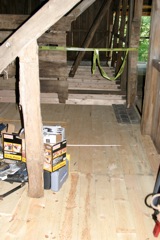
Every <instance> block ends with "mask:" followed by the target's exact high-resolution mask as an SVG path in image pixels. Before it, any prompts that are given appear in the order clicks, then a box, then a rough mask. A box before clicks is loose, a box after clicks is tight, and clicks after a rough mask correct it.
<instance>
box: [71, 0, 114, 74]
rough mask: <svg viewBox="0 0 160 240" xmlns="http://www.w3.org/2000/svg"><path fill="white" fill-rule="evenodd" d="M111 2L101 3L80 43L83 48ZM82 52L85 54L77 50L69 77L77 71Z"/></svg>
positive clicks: (87, 43)
mask: <svg viewBox="0 0 160 240" xmlns="http://www.w3.org/2000/svg"><path fill="white" fill-rule="evenodd" d="M111 2H112V0H106V2H105V4H103V5H102V7H101V9H100V11H99V13H98V14H97V16H96V18H95V21H94V23H93V24H92V26H91V29H90V30H89V32H88V34H87V36H86V39H85V41H84V43H83V45H82V47H83V48H87V47H89V44H90V43H91V41H92V38H93V36H94V34H95V32H96V30H97V28H98V26H99V24H100V23H101V21H102V19H103V18H104V16H105V14H106V12H107V10H108V8H109V6H110V4H111ZM84 54H85V52H79V54H78V55H77V58H76V60H75V62H74V64H73V66H72V68H71V71H70V73H69V75H70V77H74V75H75V73H76V71H77V68H78V66H79V64H80V62H81V60H82V58H83V56H84Z"/></svg>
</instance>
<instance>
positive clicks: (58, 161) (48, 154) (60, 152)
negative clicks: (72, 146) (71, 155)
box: [43, 140, 67, 172]
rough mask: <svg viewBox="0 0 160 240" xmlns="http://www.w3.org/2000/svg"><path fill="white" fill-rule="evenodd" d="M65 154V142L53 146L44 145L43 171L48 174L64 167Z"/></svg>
mask: <svg viewBox="0 0 160 240" xmlns="http://www.w3.org/2000/svg"><path fill="white" fill-rule="evenodd" d="M66 152H67V141H66V140H64V141H62V142H59V143H56V144H54V145H50V144H44V155H45V159H44V166H43V168H44V170H47V171H49V172H53V171H56V170H57V169H59V168H61V167H63V166H65V165H66V161H65V158H66Z"/></svg>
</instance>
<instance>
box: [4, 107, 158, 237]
mask: <svg viewBox="0 0 160 240" xmlns="http://www.w3.org/2000/svg"><path fill="white" fill-rule="evenodd" d="M1 108H2V110H3V111H1V113H0V118H1V119H6V120H7V121H9V119H10V121H11V122H14V120H15V123H16V124H17V123H19V124H20V121H19V122H18V120H19V118H18V113H17V109H16V108H15V105H13V104H7V105H6V106H5V107H4V105H3V104H0V109H1ZM7 109H8V110H9V111H7ZM41 110H42V119H43V123H44V124H45V125H49V124H51V125H52V124H61V125H63V126H64V127H65V128H66V136H67V142H68V148H67V151H68V153H69V154H70V156H71V160H70V174H69V178H68V180H67V181H66V182H65V184H64V185H63V186H62V188H61V189H60V191H59V192H57V193H55V192H52V191H51V190H45V194H44V197H43V198H40V199H31V198H28V196H27V185H26V186H25V187H24V189H23V191H22V190H21V191H20V192H18V193H16V192H15V193H13V194H12V195H11V196H10V197H6V198H5V199H4V200H3V204H2V202H0V239H1V240H8V239H9V240H13V239H14V240H21V239H23V240H28V239H30V240H32V239H33V240H39V239H41V240H43V239H56V240H146V239H149V240H153V239H154V237H153V234H152V230H153V227H154V222H153V220H152V213H153V211H152V210H151V209H150V208H147V207H146V205H145V204H144V199H145V197H146V196H147V195H148V194H149V193H151V192H152V191H153V187H154V183H155V179H156V174H157V171H158V167H159V160H160V157H159V155H158V154H157V152H156V150H155V148H154V145H153V143H152V141H151V139H150V138H149V137H148V136H141V134H140V126H139V124H134V125H132V124H128V125H127V124H119V123H117V120H116V117H115V114H114V111H113V108H112V106H87V105H85V106H80V105H79V106H75V105H63V104H62V105H60V104H59V105H47V104H45V105H42V108H41ZM35 124H36V123H35ZM17 127H18V124H17ZM2 184H3V183H2V182H0V187H2V186H3V185H2ZM12 199H13V201H12ZM15 199H17V203H15ZM7 201H9V202H10V206H9V209H10V210H9V209H8V210H9V211H10V213H9V212H8V210H4V207H3V206H4V203H5V202H7ZM7 204H8V202H7ZM4 211H6V214H5V213H4Z"/></svg>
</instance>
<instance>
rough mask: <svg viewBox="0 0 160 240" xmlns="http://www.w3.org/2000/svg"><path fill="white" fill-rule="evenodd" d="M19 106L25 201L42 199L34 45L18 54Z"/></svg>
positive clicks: (40, 137) (38, 87) (36, 72)
mask: <svg viewBox="0 0 160 240" xmlns="http://www.w3.org/2000/svg"><path fill="white" fill-rule="evenodd" d="M19 59H20V104H21V106H22V113H23V120H24V129H25V144H26V157H27V169H28V176H29V188H28V196H29V197H35V198H38V197H42V196H43V192H44V191H43V159H44V153H43V136H42V119H41V109H40V83H39V61H38V45H37V42H36V40H35V41H33V42H32V43H30V44H29V45H28V46H27V47H26V48H24V49H23V51H22V52H21V54H20V57H19Z"/></svg>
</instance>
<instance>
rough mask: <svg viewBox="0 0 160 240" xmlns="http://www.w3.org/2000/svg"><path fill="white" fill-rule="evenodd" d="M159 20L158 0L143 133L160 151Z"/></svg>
mask: <svg viewBox="0 0 160 240" xmlns="http://www.w3.org/2000/svg"><path fill="white" fill-rule="evenodd" d="M159 21H160V3H159V1H158V0H156V1H154V2H153V6H152V15H151V33H150V47H149V60H148V65H147V72H146V79H145V92H144V104H143V114H142V124H141V130H142V133H143V134H148V135H150V136H151V137H152V140H153V141H154V143H155V145H156V147H157V150H158V151H159V152H160V104H159V103H160V99H159V98H160V95H159V91H160V80H159V71H158V69H159V67H158V66H157V64H158V62H159V55H160V48H159V46H160V34H159V33H160V24H159ZM151 40H152V41H151ZM153 59H154V60H153ZM158 65H159V64H158ZM155 66H156V68H155Z"/></svg>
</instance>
